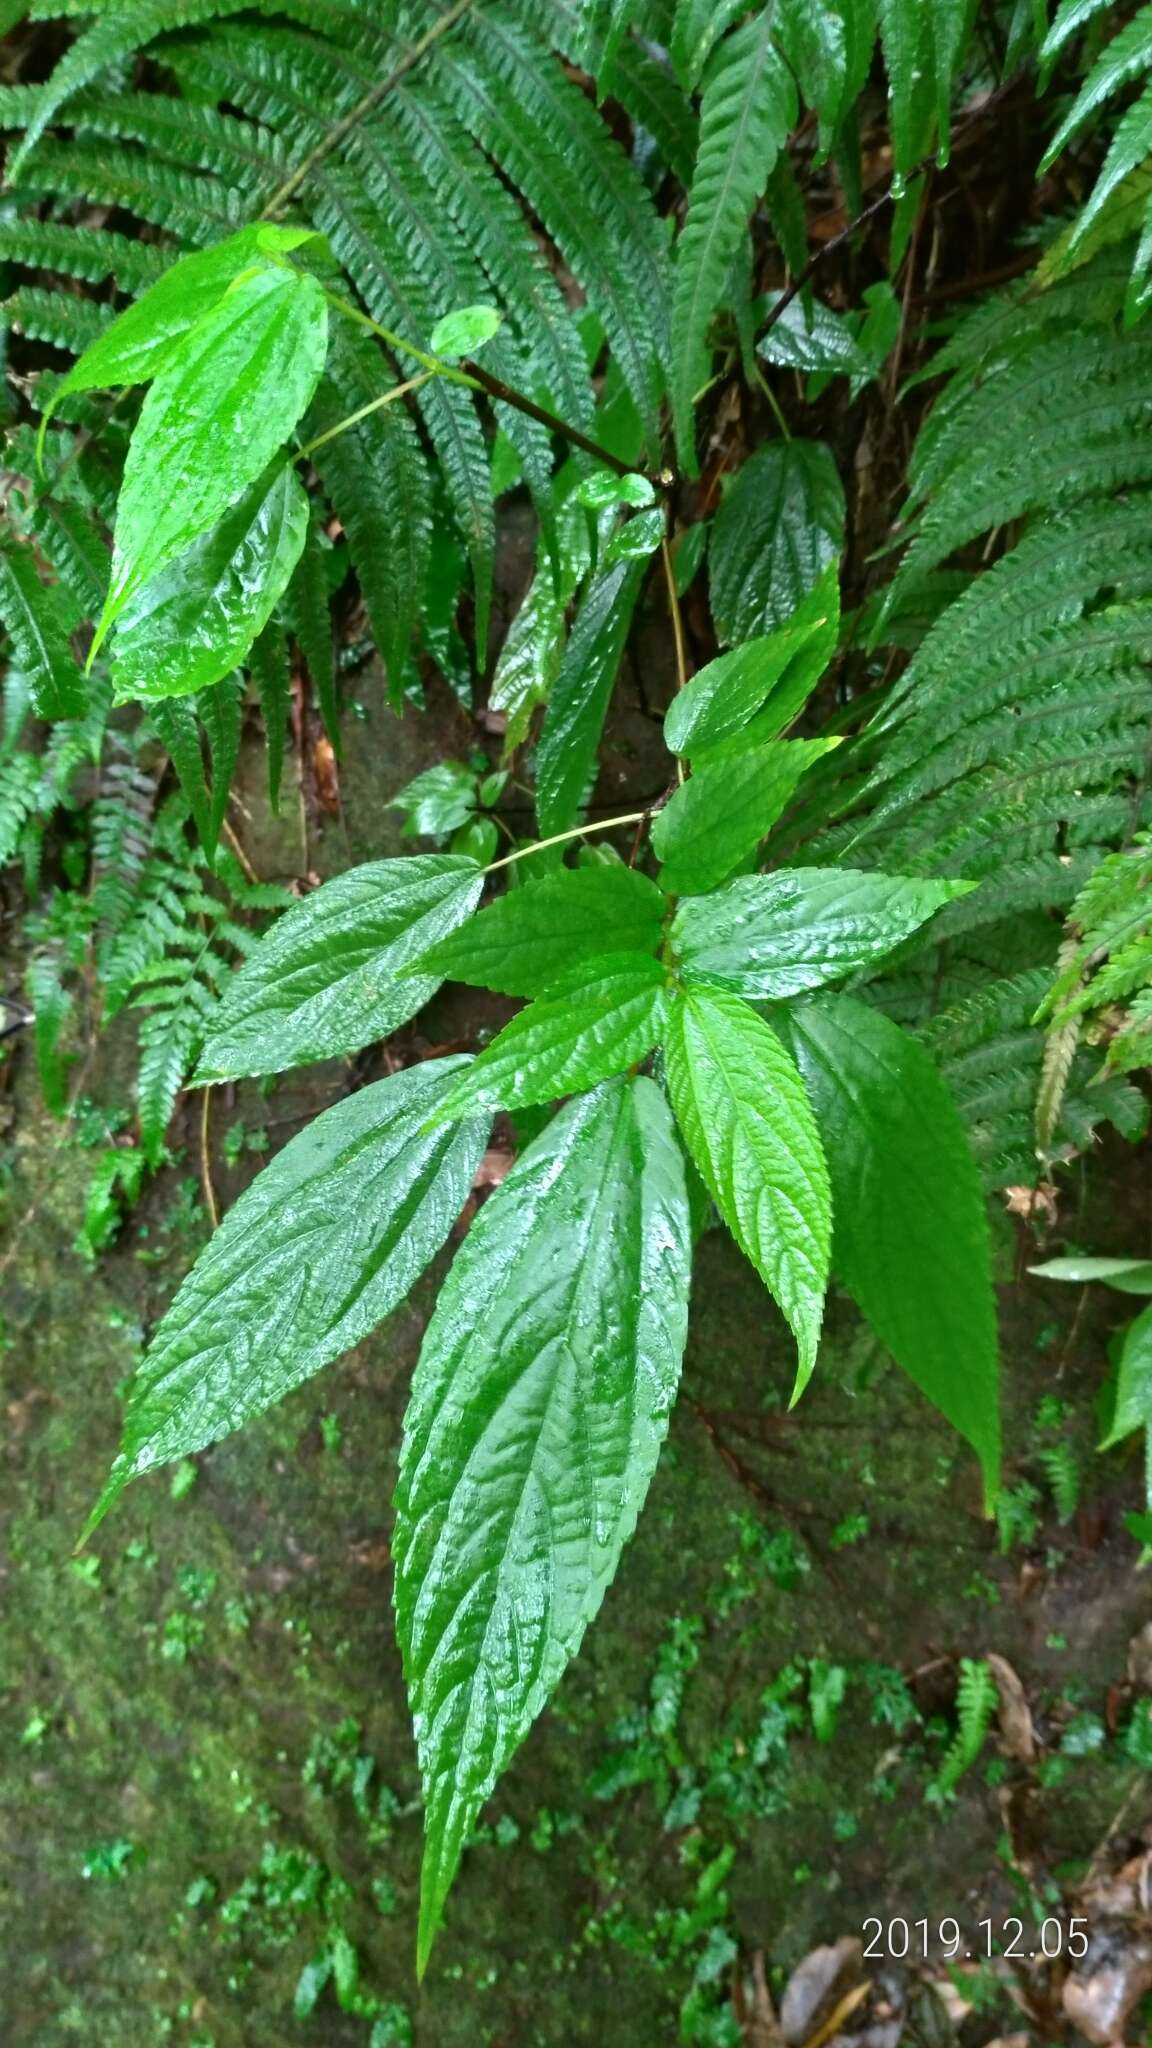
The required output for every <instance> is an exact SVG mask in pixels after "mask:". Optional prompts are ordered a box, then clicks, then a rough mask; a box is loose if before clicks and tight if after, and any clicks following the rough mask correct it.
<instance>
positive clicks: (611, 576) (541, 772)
mask: <svg viewBox="0 0 1152 2048" xmlns="http://www.w3.org/2000/svg"><path fill="white" fill-rule="evenodd" d="M645 561H646V556H645V557H641V558H637V557H634V556H633V557H626V558H625V559H624V560H623V561H615V562H613V563H612V564H611V565H610V566H609V567H608V568H606V569H604V570H603V571H602V572H601V574H599V575H598V576H597V577H596V579H595V581H594V582H593V583H592V585H591V588H590V589H589V591H588V594H587V596H586V597H585V599H584V601H583V603H582V604H581V606H580V610H579V611H578V613H577V615H576V623H575V625H574V626H573V628H572V633H571V637H570V639H569V641H568V645H567V647H566V648H565V650H564V657H563V660H562V661H561V663H560V668H559V672H558V674H557V677H556V681H555V682H554V684H553V685H552V694H551V696H550V697H549V699H548V709H547V711H546V712H545V714H544V725H543V728H542V730H541V733H540V744H539V746H538V748H537V750H536V812H537V816H538V817H539V820H540V831H541V833H542V834H543V835H547V834H549V833H552V832H566V831H567V830H568V828H569V826H570V825H574V824H575V823H576V819H577V817H578V816H579V813H580V806H581V804H582V803H583V802H584V799H585V797H586V795H587V793H588V789H589V785H590V783H591V781H592V777H593V774H594V772H595V768H596V750H597V748H598V747H599V745H600V735H601V733H602V731H603V729H604V716H605V713H606V712H607V709H608V701H609V699H610V697H611V695H612V685H613V683H614V682H615V681H616V671H617V669H618V668H619V666H620V656H621V654H622V653H623V651H624V642H625V641H626V640H627V638H628V629H629V627H630V626H631V624H632V613H633V610H634V609H635V605H636V599H637V597H638V595H639V592H640V585H641V583H642V582H643V580H644V568H645Z"/></svg>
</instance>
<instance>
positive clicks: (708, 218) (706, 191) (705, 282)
mask: <svg viewBox="0 0 1152 2048" xmlns="http://www.w3.org/2000/svg"><path fill="white" fill-rule="evenodd" d="M795 119H796V88H795V86H794V84H793V82H792V73H791V72H790V70H789V69H788V66H787V64H786V63H785V62H784V59H783V57H782V56H781V54H780V52H779V50H778V49H777V47H776V44H775V42H774V40H773V8H772V7H771V6H768V7H765V8H764V9H762V11H761V12H760V13H758V14H755V15H754V16H753V17H752V19H751V20H750V21H747V22H745V23H744V24H743V25H742V26H741V27H740V28H738V29H736V30H735V31H734V33H733V34H732V35H730V36H728V37H727V38H726V39H725V40H724V42H722V43H721V45H720V47H719V49H718V50H717V51H716V52H715V54H714V56H713V59H712V63H711V67H710V69H709V73H708V78H707V82H706V85H705V89H704V98H703V101H702V104H701V108H700V147H699V150H698V152H697V157H696V173H695V176H694V178H693V180H692V190H691V192H690V194H689V198H688V214H687V218H686V220H685V222H684V229H683V233H682V234H681V236H680V241H679V244H678V246H677V251H676V289H675V294H674V297H673V302H672V369H671V374H670V378H669V383H670V388H671V394H672V411H673V416H674V420H675V425H676V441H677V446H678V448H679V450H680V460H681V462H682V463H683V465H684V467H685V468H686V470H687V471H688V473H689V475H693V476H694V475H695V474H696V469H697V462H696V437H695V421H694V413H693V408H694V403H695V399H696V394H697V392H698V391H699V389H700V387H701V385H702V384H705V383H706V382H707V379H708V363H709V357H708V346H707V335H708V327H709V323H710V321H711V319H712V315H713V314H714V312H715V311H716V308H717V306H718V305H719V304H720V302H721V299H722V298H723V296H724V289H725V285H726V283H727V280H728V274H729V271H730V269H731V266H732V260H733V258H734V256H735V255H736V252H737V250H738V248H739V247H740V244H741V241H742V239H743V237H744V235H745V233H746V231H747V227H748V217H749V215H750V214H751V212H752V208H753V207H754V206H755V204H756V201H757V200H758V199H759V198H760V197H761V196H762V194H763V192H764V188H765V186H766V184H767V182H768V177H769V173H770V172H771V169H772V166H773V164H774V163H775V161H776V157H777V155H778V153H779V151H780V150H781V149H782V148H783V146H784V144H785V142H786V141H787V139H788V132H789V130H790V128H791V127H792V124H793V122H794V121H795Z"/></svg>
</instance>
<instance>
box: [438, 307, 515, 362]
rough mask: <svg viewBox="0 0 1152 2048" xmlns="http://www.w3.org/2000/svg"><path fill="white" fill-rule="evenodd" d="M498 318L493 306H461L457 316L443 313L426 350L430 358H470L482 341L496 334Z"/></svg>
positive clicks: (498, 313)
mask: <svg viewBox="0 0 1152 2048" xmlns="http://www.w3.org/2000/svg"><path fill="white" fill-rule="evenodd" d="M501 318H502V316H501V314H500V311H499V309H498V308H497V307H496V306H461V308H460V310H459V312H457V313H445V315H444V318H443V319H442V320H438V321H437V322H436V325H435V327H434V328H433V329H432V333H431V335H430V336H429V340H428V346H429V348H430V349H431V351H432V353H433V355H434V356H447V357H448V358H449V359H450V360H451V359H452V358H454V357H456V356H474V355H475V354H476V352H477V350H478V349H482V348H483V346H484V344H485V342H486V341H491V339H492V337H493V335H494V334H496V333H498V332H499V329H500V323H501Z"/></svg>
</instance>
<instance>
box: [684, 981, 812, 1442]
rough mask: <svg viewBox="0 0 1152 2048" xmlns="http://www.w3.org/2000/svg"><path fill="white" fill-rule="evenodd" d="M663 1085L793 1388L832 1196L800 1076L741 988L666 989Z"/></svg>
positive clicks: (808, 1368)
mask: <svg viewBox="0 0 1152 2048" xmlns="http://www.w3.org/2000/svg"><path fill="white" fill-rule="evenodd" d="M664 1049H665V1062H666V1067H667V1075H668V1091H669V1094H670V1095H671V1097H672V1107H673V1109H674V1110H675V1112H676V1121H677V1122H678V1124H679V1125H680V1129H681V1130H682V1131H683V1133H684V1137H685V1140H686V1142H687V1145H688V1150H689V1151H690V1153H691V1155H692V1157H693V1159H694V1160H695V1162H696V1165H697V1166H698V1167H699V1169H700V1173H701V1175H702V1177H703V1179H704V1182H705V1185H706V1186H707V1188H708V1191H709V1193H710V1194H711V1196H712V1200H713V1201H714V1202H715V1204H716V1207H717V1208H718V1209H719V1211H720V1214H721V1216H722V1217H723V1218H724V1221H725V1223H726V1224H727V1225H728V1228H729V1230H730V1231H731V1232H732V1235H733V1237H734V1238H735V1240H736V1242H737V1244H738V1245H739V1246H740V1249H741V1251H742V1252H744V1253H745V1255H746V1257H748V1258H749V1259H751V1261H752V1264H753V1265H754V1266H755V1268H756V1271H757V1272H758V1273H759V1275H760V1277H761V1279H762V1280H763V1282H764V1285H765V1286H766V1287H767V1288H768V1291H769V1293H770V1294H771V1295H772V1296H773V1298H774V1299H775V1300H776V1301H777V1302H778V1303H779V1305H780V1307H781V1309H782V1310H783V1312H784V1314H785V1316H786V1317H787V1319H788V1322H789V1324H790V1325H791V1328H792V1332H793V1335H794V1336H795V1338H796V1349H797V1352H798V1353H799V1367H798V1371H797V1375H796V1384H795V1387H794V1389H793V1394H792V1399H793V1400H794V1401H795V1400H797V1399H798V1397H799V1396H800V1394H801V1393H802V1392H803V1390H804V1388H805V1386H806V1385H807V1383H808V1381H809V1379H810V1378H811V1375H812V1368H813V1366H814V1364H815V1362H816V1347H817V1345H818V1343H819V1340H820V1322H821V1318H822V1316H823V1313H824V1290H825V1288H826V1286H827V1283H828V1262H829V1256H830V1249H831V1242H832V1196H831V1192H830V1188H829V1182H828V1168H827V1165H826V1163H825V1160H824V1153H823V1148H822V1146H821V1143H820V1134H819V1132H818V1131H817V1128H816V1121H815V1118H814V1116H813V1114H812V1107H811V1104H810V1103H809V1101H808V1097H807V1094H806V1093H805V1089H804V1083H803V1082H802V1080H801V1079H800V1076H799V1074H798V1073H797V1071H796V1068H795V1066H794V1064H793V1062H792V1061H791V1059H790V1058H789V1057H788V1054H787V1053H786V1052H785V1051H784V1048H783V1046H782V1045H781V1044H780V1041H779V1039H778V1038H777V1037H776V1034H775V1032H774V1031H773V1030H772V1029H771V1027H770V1026H769V1025H767V1024H766V1023H765V1022H764V1019H763V1018H762V1017H758V1016H757V1015H756V1012H755V1011H754V1010H751V1009H749V1007H748V1005H747V1003H744V1002H741V1001H740V999H739V997H737V996H730V995H726V994H724V993H722V992H720V991H710V990H709V991H706V990H703V989H696V988H692V989H684V990H682V991H680V992H679V994H678V995H676V996H675V997H672V998H670V999H669V1003H668V1024H667V1031H666V1036H665V1047H664Z"/></svg>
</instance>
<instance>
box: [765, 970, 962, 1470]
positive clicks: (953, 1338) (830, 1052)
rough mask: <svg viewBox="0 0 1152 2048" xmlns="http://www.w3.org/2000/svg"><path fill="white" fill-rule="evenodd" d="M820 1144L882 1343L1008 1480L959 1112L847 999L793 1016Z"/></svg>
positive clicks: (882, 1028)
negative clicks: (1003, 1466)
mask: <svg viewBox="0 0 1152 2048" xmlns="http://www.w3.org/2000/svg"><path fill="white" fill-rule="evenodd" d="M779 1030H780V1035H781V1037H782V1038H783V1040H784V1042H785V1044H786V1045H787V1046H788V1047H789V1049H790V1051H791V1052H792V1054H793V1055H794V1057H795V1060H796V1063H797V1065H798V1066H799V1069H800V1072H801V1074H802V1075H803V1078H804V1081H805V1082H806V1084H807V1088H808V1093H809V1096H810V1097H811V1100H812V1106H813V1108H814V1110H815V1112H816V1121H817V1123H818V1124H819V1126H820V1130H821V1132H822V1134H823V1138H824V1145H825V1150H826V1152H827V1157H828V1167H829V1172H830V1175H831V1180H832V1207H833V1213H834V1216H835V1219H836V1222H835V1229H834V1232H833V1240H832V1265H833V1268H834V1270H835V1271H836V1272H837V1273H838V1274H839V1276H840V1278H841V1280H842V1281H843V1282H844V1285H845V1286H846V1287H847V1289H848V1292H849V1293H850V1294H851V1295H853V1296H854V1298H855V1300H856V1301H857V1302H858V1303H859V1305H860V1307H861V1309H862V1310H863V1312H864V1314H865V1316H866V1317H867V1318H868V1321H869V1322H870V1323H871V1325H872V1328H873V1329H874V1330H875V1332H876V1335H877V1336H878V1337H879V1339H880V1341H881V1343H882V1344H884V1345H885V1346H886V1348H887V1349H888V1350H889V1351H891V1353H892V1355H893V1357H894V1358H895V1359H896V1361H897V1363H898V1364H899V1365H901V1366H902V1367H903V1369H904V1371H905V1372H906V1373H907V1374H908V1375H909V1377H910V1378H911V1379H913V1380H914V1381H915V1383H916V1385H917V1386H918V1387H919V1388H920V1390H921V1392H922V1393H924V1394H926V1395H927V1397H928V1399H929V1400H930V1401H932V1402H933V1403H934V1404H935V1406H936V1407H937V1408H939V1409H940V1411H941V1413H942V1414H943V1415H945V1416H947V1418H948V1420H949V1422H951V1423H952V1425H953V1427H954V1428H955V1429H958V1430H959V1432H960V1434H961V1436H963V1437H964V1438H965V1439H966V1440H967V1442H968V1443H970V1444H971V1445H972V1447H973V1449H974V1450H975V1452H976V1454H977V1456H978V1457H979V1459H980V1462H981V1466H982V1468H983V1472H984V1488H985V1493H986V1496H987V1499H988V1502H989V1504H991V1502H992V1501H993V1500H994V1499H995V1496H996V1492H997V1489H998V1486H999V1475H1000V1411H999V1363H998V1356H997V1343H996V1301H995V1296H994V1294H993V1290H992V1265H991V1246H990V1242H989V1236H988V1224H987V1217H986V1212H985V1205H984V1197H983V1192H982V1189H981V1185H980V1175H979V1172H978V1170H977V1167H976V1162H975V1160H974V1158H973V1155H972V1149H971V1146H970V1145H969V1143H968V1137H967V1133H966V1131H965V1129H964V1125H963V1123H962V1121H961V1117H960V1112H959V1110H958V1109H957V1107H956V1104H955V1102H954V1100H953V1098H952V1095H951V1093H950V1091H949V1089H948V1087H947V1085H946V1083H945V1082H944V1080H943V1079H942V1077H941V1075H940V1074H939V1073H938V1071H937V1069H936V1067H935V1065H934V1064H933V1062H932V1059H931V1057H930V1055H929V1054H928V1052H927V1051H926V1050H925V1048H924V1047H923V1046H922V1045H921V1044H920V1042H919V1040H918V1039H915V1038H913V1037H911V1036H910V1035H909V1033H908V1032H906V1031H902V1030H901V1029H900V1027H899V1025H897V1024H894V1023H893V1022H892V1020H891V1018H889V1017H886V1016H884V1014H883V1012H882V1011H880V1010H875V1009H871V1008H869V1007H868V1005H867V1004H865V1003H861V1002H858V1001H856V1000H855V999H854V998H853V997H851V996H821V997H820V998H819V999H818V1000H817V1001H815V1002H810V1003H803V1004H798V1005H797V1006H796V1007H795V1008H794V1009H791V1010H788V1011H787V1012H785V1013H783V1015H782V1018H781V1021H780V1024H779Z"/></svg>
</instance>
